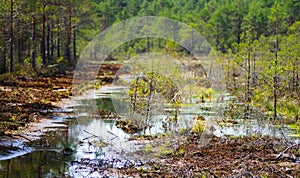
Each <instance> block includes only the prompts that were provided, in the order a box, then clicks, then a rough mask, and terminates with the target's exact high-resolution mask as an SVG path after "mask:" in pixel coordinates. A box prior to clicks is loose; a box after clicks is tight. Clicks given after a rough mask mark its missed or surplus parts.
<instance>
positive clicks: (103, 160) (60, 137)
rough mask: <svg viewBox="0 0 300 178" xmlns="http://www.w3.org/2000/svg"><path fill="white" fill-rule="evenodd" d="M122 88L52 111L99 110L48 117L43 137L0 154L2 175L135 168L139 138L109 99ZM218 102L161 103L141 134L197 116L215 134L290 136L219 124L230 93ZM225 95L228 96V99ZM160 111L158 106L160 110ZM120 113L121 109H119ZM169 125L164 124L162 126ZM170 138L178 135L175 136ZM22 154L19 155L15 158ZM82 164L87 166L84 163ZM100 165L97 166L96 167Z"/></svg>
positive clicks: (174, 127)
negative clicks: (174, 119) (120, 125)
mask: <svg viewBox="0 0 300 178" xmlns="http://www.w3.org/2000/svg"><path fill="white" fill-rule="evenodd" d="M119 90H122V89H120V88H110V87H105V88H104V89H101V90H99V91H94V92H93V94H92V95H89V96H88V97H82V98H78V99H77V101H80V102H76V101H74V102H73V103H72V104H71V105H68V106H65V108H64V109H63V110H53V111H51V112H52V113H65V112H66V111H68V112H70V111H72V109H74V108H76V107H81V105H89V103H90V102H96V105H97V107H98V109H99V112H100V114H99V113H98V114H95V113H88V112H85V111H84V110H83V111H82V112H81V113H77V114H78V115H77V118H74V117H71V118H70V117H65V116H64V115H63V114H60V115H59V116H56V117H52V123H54V124H58V125H59V126H57V125H56V126H55V125H54V126H48V128H47V127H46V128H45V129H47V131H46V132H44V134H43V136H42V137H41V139H39V140H36V141H34V142H31V143H28V142H27V143H22V144H20V145H14V146H17V147H18V148H19V149H18V150H17V151H16V152H14V154H13V155H15V157H12V158H11V157H10V156H13V155H0V160H1V161H0V177H5V178H14V177H16V178H22V177H23V178H31V177H32V178H36V177H49V178H50V177H63V176H66V177H68V176H69V177H103V176H110V174H109V173H106V172H104V171H102V172H101V171H99V170H106V169H107V168H121V167H127V166H136V167H139V166H141V165H143V162H145V161H147V159H146V157H144V156H145V155H144V156H143V155H138V154H130V153H135V152H136V151H138V150H139V149H141V147H142V146H143V144H142V143H140V142H137V141H129V138H130V137H131V136H132V134H128V133H125V132H124V131H123V130H122V129H120V128H118V127H117V126H116V122H117V118H116V115H114V114H112V113H113V112H115V108H119V109H120V108H121V110H122V108H123V109H124V110H123V111H124V112H125V110H126V106H124V107H123V104H122V101H119V102H117V103H118V104H120V105H119V106H117V107H116V105H115V104H114V100H113V99H111V98H112V97H111V96H112V95H111V94H112V93H117V92H118V91H119ZM224 98H225V99H224V100H223V101H222V102H221V103H219V105H218V106H216V105H214V104H213V103H209V102H208V103H201V104H193V105H182V106H181V107H180V108H174V107H172V106H169V105H164V107H163V108H160V109H162V110H163V112H161V113H164V114H153V116H152V119H151V122H150V123H151V128H148V129H146V130H145V131H144V133H143V134H147V135H149V134H158V133H166V132H172V133H174V134H175V133H178V130H180V129H181V130H182V129H183V128H184V129H189V128H190V127H191V126H192V125H193V123H194V120H195V119H194V118H195V117H196V116H198V115H202V116H205V119H206V122H207V123H209V125H212V126H213V127H214V130H213V132H214V134H215V135H217V136H223V135H224V134H226V135H227V134H228V135H247V134H259V135H272V136H277V137H280V136H281V134H282V133H284V134H289V133H291V132H292V131H291V130H288V129H287V128H286V127H276V126H274V125H272V124H267V123H266V122H263V121H257V120H255V121H239V124H236V125H221V126H220V125H218V124H217V121H215V120H214V118H216V117H218V116H219V112H220V111H222V109H221V110H220V109H218V110H216V109H213V108H216V107H219V108H225V107H226V104H227V101H228V100H229V98H230V97H229V96H228V97H224ZM226 98H227V99H226ZM160 111H161V110H160ZM118 112H119V113H122V111H120V110H119V111H118ZM174 113H176V117H177V118H178V120H177V122H176V124H172V123H169V120H168V119H169V118H170V117H174ZM166 123H167V125H166ZM174 139H176V138H175V137H174ZM64 148H71V149H72V150H74V152H73V153H70V155H69V154H66V152H64V151H65V150H64ZM16 153H20V154H21V155H19V156H17V155H18V154H16ZM83 165H86V166H83ZM99 168H101V169H99Z"/></svg>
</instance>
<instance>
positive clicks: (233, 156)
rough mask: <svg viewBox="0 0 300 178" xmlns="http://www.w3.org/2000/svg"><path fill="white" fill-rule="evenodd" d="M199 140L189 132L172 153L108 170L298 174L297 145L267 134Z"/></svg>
mask: <svg viewBox="0 0 300 178" xmlns="http://www.w3.org/2000/svg"><path fill="white" fill-rule="evenodd" d="M199 140H200V138H199V137H198V136H195V135H191V136H189V137H188V139H187V140H186V142H185V143H183V144H181V145H180V146H179V147H178V148H177V149H175V151H174V152H172V153H170V154H169V155H164V156H160V157H159V159H153V160H152V161H150V162H147V163H146V164H145V165H144V167H139V168H136V167H131V168H130V167H127V168H123V169H112V170H110V171H109V172H114V174H113V175H114V176H117V177H251V178H254V177H295V178H296V177H300V159H299V158H300V147H299V144H295V143H292V142H286V141H284V140H280V139H276V138H272V137H268V136H264V137H257V136H247V137H236V138H217V137H213V138H212V139H211V140H210V142H209V143H208V144H207V145H205V146H203V147H200V146H199ZM95 170H97V169H95ZM97 171H99V172H102V173H103V172H104V171H105V172H107V170H103V169H99V170H97Z"/></svg>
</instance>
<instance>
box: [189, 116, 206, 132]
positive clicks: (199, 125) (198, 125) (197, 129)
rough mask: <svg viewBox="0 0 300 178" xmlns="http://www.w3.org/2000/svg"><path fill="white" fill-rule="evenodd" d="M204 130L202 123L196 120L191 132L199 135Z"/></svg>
mask: <svg viewBox="0 0 300 178" xmlns="http://www.w3.org/2000/svg"><path fill="white" fill-rule="evenodd" d="M204 129H205V124H204V123H203V121H201V120H196V121H195V123H194V125H193V127H192V132H193V133H196V134H198V135H201V134H202V132H203V131H204Z"/></svg>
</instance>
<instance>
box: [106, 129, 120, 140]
mask: <svg viewBox="0 0 300 178" xmlns="http://www.w3.org/2000/svg"><path fill="white" fill-rule="evenodd" d="M107 132H108V133H110V134H112V135H113V136H116V137H118V135H116V134H114V133H112V132H110V131H107ZM118 138H119V137H118Z"/></svg>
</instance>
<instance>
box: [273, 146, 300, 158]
mask: <svg viewBox="0 0 300 178" xmlns="http://www.w3.org/2000/svg"><path fill="white" fill-rule="evenodd" d="M299 145H300V143H295V144H293V145H291V146H289V147H287V148H286V149H284V150H283V151H282V152H280V153H279V154H278V155H277V156H276V158H275V160H277V159H279V158H280V157H281V156H282V155H283V154H284V153H285V152H287V151H288V150H289V149H291V148H294V147H296V146H299Z"/></svg>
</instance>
